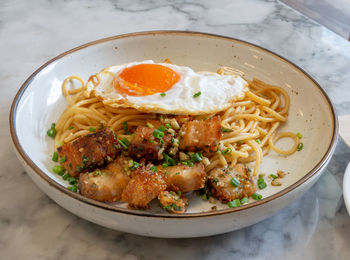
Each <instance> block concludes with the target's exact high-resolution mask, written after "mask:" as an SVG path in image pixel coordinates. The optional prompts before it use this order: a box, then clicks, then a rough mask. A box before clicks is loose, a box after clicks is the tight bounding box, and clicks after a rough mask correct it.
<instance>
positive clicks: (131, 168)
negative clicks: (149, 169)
mask: <svg viewBox="0 0 350 260" xmlns="http://www.w3.org/2000/svg"><path fill="white" fill-rule="evenodd" d="M130 163H131V167H130V170H134V169H136V168H137V167H140V166H141V164H139V163H138V162H135V161H133V160H130Z"/></svg>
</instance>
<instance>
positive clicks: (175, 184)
mask: <svg viewBox="0 0 350 260" xmlns="http://www.w3.org/2000/svg"><path fill="white" fill-rule="evenodd" d="M161 170H162V171H163V172H164V175H165V181H166V183H167V186H168V189H169V190H175V191H178V190H180V191H181V192H183V193H184V192H190V191H194V190H198V189H201V188H203V187H204V184H205V178H206V173H205V171H204V165H203V163H201V162H200V163H196V164H194V165H193V166H187V165H176V166H170V167H166V168H161Z"/></svg>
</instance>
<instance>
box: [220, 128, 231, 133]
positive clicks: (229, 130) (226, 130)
mask: <svg viewBox="0 0 350 260" xmlns="http://www.w3.org/2000/svg"><path fill="white" fill-rule="evenodd" d="M221 131H222V132H224V133H227V132H232V131H233V130H232V129H231V128H226V127H222V128H221Z"/></svg>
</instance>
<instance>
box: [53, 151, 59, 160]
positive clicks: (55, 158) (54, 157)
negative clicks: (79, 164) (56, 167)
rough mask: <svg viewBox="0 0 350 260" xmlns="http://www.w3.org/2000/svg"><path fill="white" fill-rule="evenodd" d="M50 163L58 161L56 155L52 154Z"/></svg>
mask: <svg viewBox="0 0 350 260" xmlns="http://www.w3.org/2000/svg"><path fill="white" fill-rule="evenodd" d="M52 161H54V162H57V161H58V153H57V152H54V153H53V155H52Z"/></svg>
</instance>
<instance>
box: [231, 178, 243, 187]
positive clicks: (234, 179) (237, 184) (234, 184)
mask: <svg viewBox="0 0 350 260" xmlns="http://www.w3.org/2000/svg"><path fill="white" fill-rule="evenodd" d="M230 183H231V184H232V185H233V186H235V187H238V186H239V185H240V184H241V182H240V181H239V180H238V179H237V178H236V177H233V178H232V179H231V181H230Z"/></svg>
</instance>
